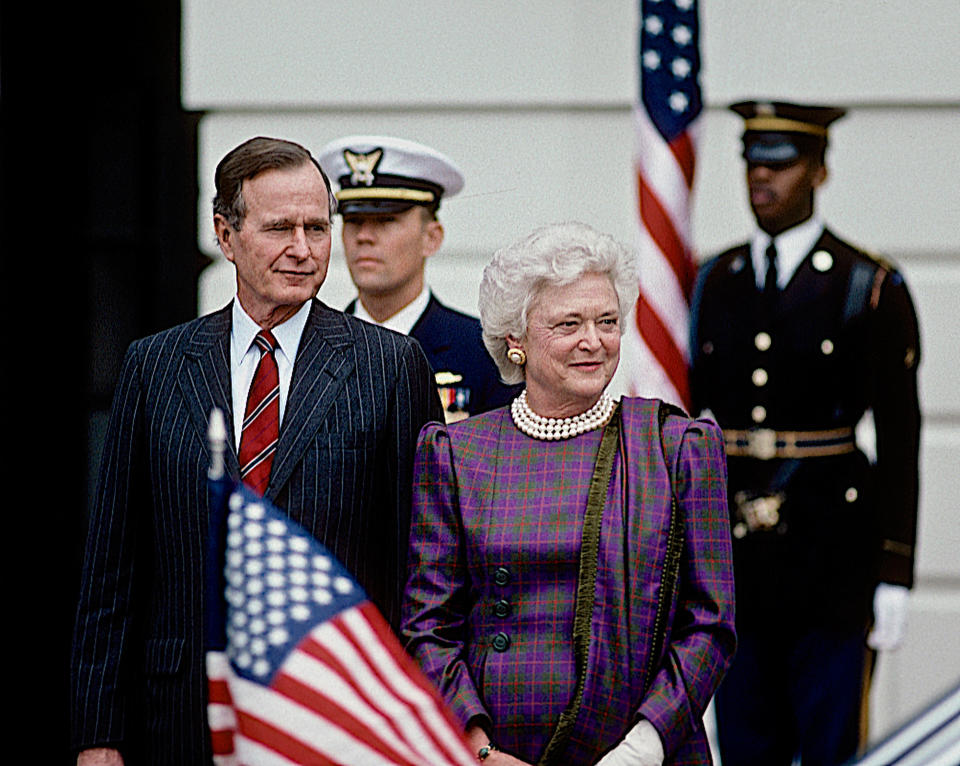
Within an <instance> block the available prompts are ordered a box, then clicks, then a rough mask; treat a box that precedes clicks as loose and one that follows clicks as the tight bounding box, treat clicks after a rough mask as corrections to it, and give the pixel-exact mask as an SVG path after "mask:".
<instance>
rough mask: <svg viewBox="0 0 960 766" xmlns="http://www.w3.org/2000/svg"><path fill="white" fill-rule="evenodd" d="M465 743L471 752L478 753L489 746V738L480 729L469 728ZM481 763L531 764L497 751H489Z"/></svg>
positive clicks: (485, 765)
mask: <svg viewBox="0 0 960 766" xmlns="http://www.w3.org/2000/svg"><path fill="white" fill-rule="evenodd" d="M467 742H468V743H469V745H470V750H471V751H473V752H474V753H479V752H480V748H481V747H486V746H487V745H489V744H490V737H489V735H488V734H487V733H486V732H485V731H484V730H483V728H482V727H480V726H471V727H470V728H469V729H467ZM482 763H483V766H532V764H529V763H527V762H526V761H521V760H520V759H519V758H514V757H513V756H512V755H510V754H509V753H502V752H500V751H499V750H491V751H490V755H488V756H487V757H486V758H484V759H483V761H482Z"/></svg>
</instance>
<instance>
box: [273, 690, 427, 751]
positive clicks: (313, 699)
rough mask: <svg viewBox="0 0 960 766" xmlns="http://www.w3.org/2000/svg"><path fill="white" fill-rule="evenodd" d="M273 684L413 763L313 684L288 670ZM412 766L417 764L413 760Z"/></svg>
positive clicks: (369, 744) (370, 742)
mask: <svg viewBox="0 0 960 766" xmlns="http://www.w3.org/2000/svg"><path fill="white" fill-rule="evenodd" d="M271 687H272V688H273V689H275V690H276V691H277V692H278V693H280V694H283V695H284V696H285V697H289V698H290V699H291V700H293V701H294V702H296V703H298V704H300V705H303V706H304V707H306V708H309V709H310V710H315V711H322V716H323V718H324V719H325V720H327V721H330V723H332V724H335V725H336V726H338V727H339V728H341V729H343V730H344V731H346V732H348V733H349V734H352V735H353V736H354V737H355V738H356V739H358V740H360V741H361V742H363V743H364V744H365V745H366V746H367V747H369V748H370V749H371V750H375V751H376V752H378V753H380V754H381V755H382V756H383V757H384V758H387V759H389V760H393V761H396V762H397V763H402V764H409V763H410V761H409V760H408V759H407V758H405V757H404V756H402V755H401V754H400V753H399V752H397V751H396V750H395V749H394V748H393V747H392V746H390V745H389V744H388V743H387V742H385V741H384V740H383V739H382V737H380V735H379V734H377V733H376V732H374V731H373V730H372V729H370V728H369V727H368V726H367V725H366V724H364V723H363V722H362V721H360V720H359V719H357V717H356V716H355V715H354V714H353V713H351V712H350V711H349V710H347V709H345V708H343V707H341V706H340V705H339V704H338V703H337V701H336V700H335V699H333V698H332V697H329V696H327V695H326V694H323V693H322V692H320V691H317V690H316V689H314V688H313V687H311V686H308V685H306V684H304V683H303V682H301V681H299V680H298V679H296V678H294V677H293V676H291V675H288V674H286V673H281V674H279V675H277V676H276V678H274V681H273V683H272V684H271ZM384 718H385V720H387V722H388V723H389V722H390V721H389V718H388V717H387V716H384ZM398 739H402V737H400V736H399V735H398ZM411 766H413V765H412V764H411Z"/></svg>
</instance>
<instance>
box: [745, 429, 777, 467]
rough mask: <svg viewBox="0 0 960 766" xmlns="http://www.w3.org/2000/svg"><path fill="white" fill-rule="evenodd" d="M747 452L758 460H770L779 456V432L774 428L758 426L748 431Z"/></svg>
mask: <svg viewBox="0 0 960 766" xmlns="http://www.w3.org/2000/svg"><path fill="white" fill-rule="evenodd" d="M747 452H749V453H750V457H755V458H757V459H758V460H770V459H771V458H774V457H776V456H777V432H776V431H774V430H773V429H772V428H757V429H754V430H752V431H747Z"/></svg>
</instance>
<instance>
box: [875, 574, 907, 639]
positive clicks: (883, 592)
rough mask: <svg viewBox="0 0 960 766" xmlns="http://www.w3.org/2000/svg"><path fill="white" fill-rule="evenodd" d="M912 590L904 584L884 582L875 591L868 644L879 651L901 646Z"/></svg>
mask: <svg viewBox="0 0 960 766" xmlns="http://www.w3.org/2000/svg"><path fill="white" fill-rule="evenodd" d="M909 595H910V591H909V590H908V589H907V588H905V587H904V586H903V585H891V584H890V583H886V582H882V583H880V584H879V585H878V586H877V589H876V590H875V591H874V593H873V630H871V631H870V635H869V636H867V646H869V647H870V648H871V649H876V650H877V651H878V652H885V651H891V650H893V649H896V648H897V647H898V646H900V642H901V641H903V635H904V633H905V632H906V628H907V599H908V597H909Z"/></svg>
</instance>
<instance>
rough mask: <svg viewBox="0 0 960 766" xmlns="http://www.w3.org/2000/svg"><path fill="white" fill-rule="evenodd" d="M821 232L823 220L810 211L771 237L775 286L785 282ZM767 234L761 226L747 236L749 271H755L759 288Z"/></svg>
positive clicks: (763, 274)
mask: <svg viewBox="0 0 960 766" xmlns="http://www.w3.org/2000/svg"><path fill="white" fill-rule="evenodd" d="M821 234H823V220H822V219H821V218H820V217H819V216H817V215H813V216H811V217H810V218H808V219H807V220H806V221H804V222H803V223H801V224H798V225H796V226H794V227H793V228H792V229H787V230H786V231H784V232H781V233H780V234H778V235H777V236H776V237H774V238H773V242H774V244H775V245H776V246H777V286H778V287H779V288H780V289H781V290H782V289H783V288H784V287H786V286H787V282H789V281H790V277H792V276H793V274H794V272H795V271H796V270H797V268H798V267H799V266H800V264H801V263H803V259H804V258H806V257H807V254H808V253H809V252H810V251H811V250H813V246H814V245H815V244H817V240H818V239H820V235H821ZM770 239H771V238H770V235H769V234H767V232H765V231H763V230H762V229H757V230H756V231H755V232H754V234H753V237H752V238H751V240H750V259H751V260H752V261H753V273H754V274H755V275H756V279H757V287H758V288H760V289H761V290H762V289H763V283H764V280H765V279H766V276H767V255H766V253H767V247H769V246H770Z"/></svg>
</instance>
